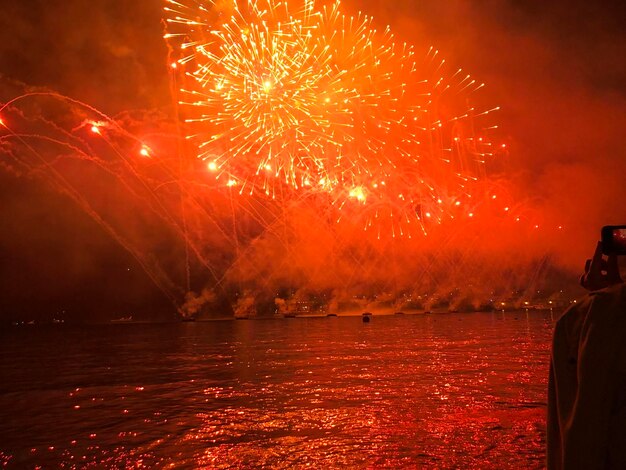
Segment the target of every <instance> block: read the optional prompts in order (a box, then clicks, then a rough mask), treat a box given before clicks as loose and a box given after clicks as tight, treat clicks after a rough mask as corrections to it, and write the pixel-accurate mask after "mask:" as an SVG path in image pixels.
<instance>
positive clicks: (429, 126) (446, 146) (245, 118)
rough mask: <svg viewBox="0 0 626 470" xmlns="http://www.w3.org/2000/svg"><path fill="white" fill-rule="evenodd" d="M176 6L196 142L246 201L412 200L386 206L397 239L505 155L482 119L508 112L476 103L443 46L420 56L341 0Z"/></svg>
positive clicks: (174, 29)
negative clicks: (294, 196) (280, 194)
mask: <svg viewBox="0 0 626 470" xmlns="http://www.w3.org/2000/svg"><path fill="white" fill-rule="evenodd" d="M292 6H293V8H294V9H293V10H290V7H292ZM165 10H166V12H167V16H168V23H169V29H170V32H168V33H167V34H166V36H165V37H166V38H167V39H168V40H169V41H171V42H172V43H173V44H174V53H175V54H177V55H178V56H177V59H176V62H175V63H176V64H177V70H178V72H177V73H180V74H182V75H181V79H182V81H183V83H184V86H183V87H182V88H181V100H180V102H181V103H182V104H183V105H185V107H184V112H185V113H186V116H187V117H186V121H187V123H188V125H189V127H188V129H189V135H188V138H189V139H191V140H192V141H194V142H195V143H196V144H197V148H198V156H199V157H200V158H202V159H203V160H206V161H207V165H208V167H209V170H210V171H212V172H214V173H216V176H217V178H218V179H220V178H222V179H223V180H224V181H225V184H227V185H230V186H235V185H239V186H240V187H241V192H242V193H243V192H244V191H245V188H249V189H250V192H254V190H255V189H256V188H260V189H262V190H263V191H264V192H265V193H266V194H268V195H274V194H275V192H276V186H277V185H278V184H280V185H288V186H291V187H292V188H295V189H302V188H304V189H307V190H309V191H321V192H327V193H329V194H330V196H331V198H332V199H333V201H335V205H336V206H337V207H339V208H341V209H342V210H343V209H344V208H345V206H346V204H348V205H350V204H352V203H358V204H361V205H362V206H363V205H366V204H368V203H370V202H371V204H370V205H372V206H379V205H380V204H381V201H385V200H393V201H394V204H393V206H394V207H395V206H396V205H397V204H396V202H397V201H396V200H400V201H405V202H406V204H405V206H406V207H405V209H404V210H402V211H400V212H402V214H401V215H400V218H396V217H395V216H394V215H393V210H391V209H390V210H384V211H383V212H389V214H390V215H391V217H392V218H394V221H393V222H391V224H390V225H391V226H392V227H396V226H397V230H396V228H393V229H392V232H393V233H394V234H395V233H396V232H397V233H398V234H403V233H404V231H405V229H404V228H403V227H402V226H403V225H406V223H411V222H413V223H414V225H415V226H416V227H418V228H419V230H420V231H422V232H423V231H424V229H425V222H426V219H428V218H432V219H436V220H437V221H441V220H442V214H443V213H446V211H447V209H448V208H449V207H450V204H452V206H451V207H456V206H455V204H457V202H458V201H459V199H462V198H463V197H467V196H468V195H469V196H470V197H471V194H470V191H471V189H470V186H471V184H472V182H473V181H476V180H477V179H479V178H480V177H481V176H482V175H484V171H485V170H484V165H485V163H486V162H487V160H488V159H490V158H491V157H493V156H494V151H493V150H492V148H493V146H492V144H491V142H490V141H489V139H488V135H487V134H488V131H489V130H490V128H495V127H496V126H493V125H491V126H483V127H484V128H480V129H477V128H476V121H477V119H478V118H481V117H483V116H487V115H488V114H490V113H491V111H495V110H497V108H491V109H485V110H481V111H477V110H475V109H474V108H472V107H471V106H469V105H467V103H466V100H465V97H466V96H467V95H468V94H471V93H472V92H474V91H477V90H478V89H480V88H482V86H483V85H482V84H480V83H477V82H476V81H475V80H473V79H472V78H471V77H470V76H469V75H467V74H465V73H463V72H462V71H461V70H455V71H453V72H450V71H448V70H447V69H448V67H447V64H446V63H445V60H443V59H441V58H440V57H439V53H438V51H436V50H434V49H432V48H431V49H430V50H429V51H428V52H427V53H426V54H422V55H419V54H416V52H415V50H414V48H413V47H412V46H408V45H406V44H397V43H396V42H394V38H393V35H392V34H391V32H390V30H389V28H386V29H385V30H384V31H383V32H381V33H379V32H376V30H374V29H373V27H372V21H373V20H372V18H370V17H368V16H363V15H358V16H356V17H349V16H345V15H343V14H342V13H341V11H340V7H339V2H335V3H332V4H330V5H326V6H323V7H321V8H318V7H317V6H316V4H315V3H314V2H313V1H310V0H309V1H305V2H304V3H302V2H300V3H298V2H293V3H289V4H288V3H287V2H277V1H274V0H247V1H242V2H231V3H228V4H224V3H220V4H219V5H218V4H216V3H214V2H206V3H201V2H177V1H174V0H168V1H167V7H166V8H165ZM418 57H420V58H419V59H418ZM371 208H372V207H370V209H371ZM374 213H375V214H380V211H379V210H378V209H374ZM396 214H398V212H397V211H396ZM426 214H432V216H427V215H426ZM434 215H436V216H434ZM374 218H379V215H375V216H374ZM371 221H372V219H371V218H370V219H369V220H368V222H367V224H366V226H365V228H367V225H368V224H371ZM402 221H404V222H402ZM409 232H410V231H409Z"/></svg>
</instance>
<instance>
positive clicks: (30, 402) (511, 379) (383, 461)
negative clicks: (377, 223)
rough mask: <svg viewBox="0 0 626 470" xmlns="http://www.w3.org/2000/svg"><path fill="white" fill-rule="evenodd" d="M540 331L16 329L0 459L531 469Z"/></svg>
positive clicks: (470, 320)
mask: <svg viewBox="0 0 626 470" xmlns="http://www.w3.org/2000/svg"><path fill="white" fill-rule="evenodd" d="M548 315H549V314H548ZM550 334H551V321H550V318H549V316H548V317H546V316H544V315H543V314H541V313H538V312H532V313H530V314H528V315H526V314H524V313H523V312H522V313H519V312H518V313H510V312H508V313H506V314H502V313H493V314H455V315H429V316H421V317H417V316H401V317H400V316H395V317H393V316H392V317H375V318H373V320H372V322H371V323H370V324H363V323H362V322H361V319H360V318H358V317H355V318H325V319H297V320H293V321H283V320H277V321H273V320H268V321H247V322H235V321H232V322H216V323H188V324H180V325H111V326H107V327H100V328H92V329H89V328H85V329H71V328H67V327H64V328H63V329H56V330H55V329H40V330H31V331H29V332H27V333H25V332H21V331H13V332H11V333H10V335H9V336H6V338H3V339H4V340H5V341H3V345H2V346H1V347H2V355H1V356H0V357H1V359H0V361H1V362H0V372H1V374H2V380H1V385H0V387H1V388H0V435H1V436H2V439H0V463H2V464H3V465H4V466H7V467H9V468H11V467H14V468H19V467H23V466H30V467H34V466H37V465H40V466H44V467H72V466H78V467H80V466H84V465H87V464H93V465H101V466H104V467H110V466H112V467H126V466H137V467H141V466H145V467H154V466H170V465H171V466H173V467H176V468H180V467H183V468H184V467H190V468H193V467H209V468H233V467H268V468H270V467H271V468H292V467H301V466H305V465H310V466H313V467H316V468H319V467H322V466H330V467H352V468H355V467H356V468H359V467H372V466H373V467H388V468H399V467H405V468H406V467H422V468H453V467H462V468H541V467H542V460H543V446H544V413H545V403H544V400H545V387H546V380H547V362H548V352H549V339H550Z"/></svg>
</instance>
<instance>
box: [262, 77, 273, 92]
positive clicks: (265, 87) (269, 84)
mask: <svg viewBox="0 0 626 470" xmlns="http://www.w3.org/2000/svg"><path fill="white" fill-rule="evenodd" d="M271 89H272V82H270V81H269V80H265V81H264V82H263V90H265V93H269V92H270V90H271Z"/></svg>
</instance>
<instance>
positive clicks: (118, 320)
mask: <svg viewBox="0 0 626 470" xmlns="http://www.w3.org/2000/svg"><path fill="white" fill-rule="evenodd" d="M131 321H133V316H132V315H130V316H128V317H121V318H116V319H115V320H111V323H129V322H131Z"/></svg>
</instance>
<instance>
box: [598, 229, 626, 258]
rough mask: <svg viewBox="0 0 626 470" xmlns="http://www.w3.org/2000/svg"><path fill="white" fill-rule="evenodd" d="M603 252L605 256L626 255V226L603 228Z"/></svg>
mask: <svg viewBox="0 0 626 470" xmlns="http://www.w3.org/2000/svg"><path fill="white" fill-rule="evenodd" d="M602 251H603V253H604V254H605V255H611V254H612V255H626V225H608V226H606V227H603V228H602Z"/></svg>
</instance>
